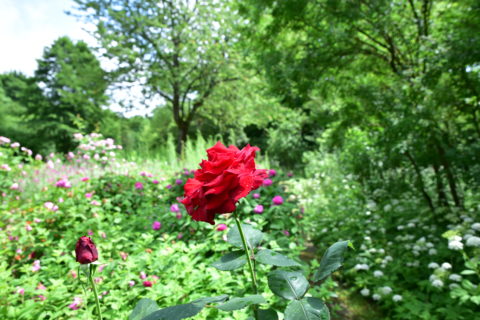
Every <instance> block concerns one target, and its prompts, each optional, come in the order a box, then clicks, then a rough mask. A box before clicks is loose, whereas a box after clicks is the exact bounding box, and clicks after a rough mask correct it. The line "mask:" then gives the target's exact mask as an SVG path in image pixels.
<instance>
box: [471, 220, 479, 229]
mask: <svg viewBox="0 0 480 320" xmlns="http://www.w3.org/2000/svg"><path fill="white" fill-rule="evenodd" d="M472 229H473V230H475V231H480V223H478V222H476V223H474V224H472Z"/></svg>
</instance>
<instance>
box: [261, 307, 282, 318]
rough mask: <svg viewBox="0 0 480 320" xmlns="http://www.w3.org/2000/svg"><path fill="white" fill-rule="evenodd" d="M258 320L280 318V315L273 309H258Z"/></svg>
mask: <svg viewBox="0 0 480 320" xmlns="http://www.w3.org/2000/svg"><path fill="white" fill-rule="evenodd" d="M258 320H278V315H277V312H276V311H275V310H273V309H265V310H263V309H258Z"/></svg>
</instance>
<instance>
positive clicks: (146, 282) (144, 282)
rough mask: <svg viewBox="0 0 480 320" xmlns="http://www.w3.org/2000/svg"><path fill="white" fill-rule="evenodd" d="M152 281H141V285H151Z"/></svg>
mask: <svg viewBox="0 0 480 320" xmlns="http://www.w3.org/2000/svg"><path fill="white" fill-rule="evenodd" d="M152 285H153V283H152V282H151V281H143V286H144V287H149V288H150V287H152Z"/></svg>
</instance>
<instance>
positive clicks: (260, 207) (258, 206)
mask: <svg viewBox="0 0 480 320" xmlns="http://www.w3.org/2000/svg"><path fill="white" fill-rule="evenodd" d="M253 212H255V213H262V212H263V206H262V205H261V204H259V205H257V206H256V207H255V209H253Z"/></svg>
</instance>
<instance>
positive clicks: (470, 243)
mask: <svg viewBox="0 0 480 320" xmlns="http://www.w3.org/2000/svg"><path fill="white" fill-rule="evenodd" d="M466 245H467V247H480V238H479V237H475V236H471V237H470V238H468V239H467V242H466Z"/></svg>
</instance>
